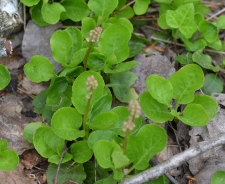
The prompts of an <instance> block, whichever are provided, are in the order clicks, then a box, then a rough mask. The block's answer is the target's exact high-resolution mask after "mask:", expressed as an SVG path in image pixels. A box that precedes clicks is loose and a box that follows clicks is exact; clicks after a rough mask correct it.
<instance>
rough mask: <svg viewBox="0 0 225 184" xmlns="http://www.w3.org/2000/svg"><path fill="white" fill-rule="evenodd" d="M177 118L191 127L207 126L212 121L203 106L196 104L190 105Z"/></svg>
mask: <svg viewBox="0 0 225 184" xmlns="http://www.w3.org/2000/svg"><path fill="white" fill-rule="evenodd" d="M177 118H178V119H179V120H181V121H182V122H183V123H185V124H187V125H190V126H205V125H206V124H207V123H208V122H209V119H210V118H209V116H208V114H207V113H206V111H205V110H204V108H203V107H202V105H199V104H194V103H191V104H188V105H187V106H186V107H185V109H184V111H183V112H182V114H181V115H179V116H177Z"/></svg>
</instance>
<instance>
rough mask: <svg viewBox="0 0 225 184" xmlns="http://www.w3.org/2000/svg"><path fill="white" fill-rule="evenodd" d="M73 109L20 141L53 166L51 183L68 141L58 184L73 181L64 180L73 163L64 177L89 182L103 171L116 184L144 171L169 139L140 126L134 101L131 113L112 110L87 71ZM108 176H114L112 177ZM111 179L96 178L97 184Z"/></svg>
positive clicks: (78, 82)
mask: <svg viewBox="0 0 225 184" xmlns="http://www.w3.org/2000/svg"><path fill="white" fill-rule="evenodd" d="M78 87H79V88H78ZM72 103H73V106H74V107H62V108H59V109H58V110H57V111H56V112H55V113H54V114H53V116H52V119H51V125H50V126H48V125H45V124H42V123H41V122H34V123H30V124H28V125H27V126H26V127H25V129H24V138H25V139H27V140H28V141H29V142H31V143H33V144H34V146H35V149H36V150H37V151H38V153H39V154H40V155H42V156H43V157H45V158H48V161H49V162H50V163H51V164H50V166H49V168H48V171H47V178H48V182H49V183H51V181H52V179H53V178H54V175H53V173H55V171H56V169H57V168H56V167H55V164H59V162H60V159H61V157H62V153H63V151H64V149H65V148H66V147H67V146H68V145H67V144H66V142H67V141H72V142H71V143H72V144H70V145H69V146H68V152H67V153H66V154H64V155H63V159H62V165H61V167H60V173H59V174H60V177H59V178H60V179H59V183H63V182H65V181H68V179H69V178H68V177H71V176H64V175H62V174H63V172H65V169H66V167H68V165H71V164H72V161H74V162H75V164H74V165H73V166H72V167H71V169H72V170H71V171H70V169H69V171H67V172H73V177H74V178H72V179H73V180H74V181H76V182H78V183H82V182H83V181H84V180H85V182H90V181H92V182H93V180H94V176H93V175H88V174H89V172H94V170H97V171H99V170H104V172H105V173H107V174H106V176H107V177H109V178H110V179H111V180H112V181H113V183H116V182H118V181H119V180H121V179H123V178H124V177H126V176H127V175H128V174H129V175H130V174H132V173H133V171H134V170H139V171H140V170H144V169H146V168H147V167H148V166H149V164H148V162H149V160H150V158H151V157H152V156H154V155H155V154H157V153H158V152H160V151H162V150H163V149H164V147H165V145H166V142H167V135H166V132H165V130H164V129H163V128H162V127H160V126H158V125H155V124H150V125H142V117H140V114H141V113H140V112H141V111H140V106H139V104H138V102H137V101H135V100H131V102H130V104H129V107H124V106H118V107H115V108H113V109H111V104H112V95H111V92H110V91H109V89H108V88H107V87H106V86H105V84H104V80H103V78H102V76H101V75H99V74H98V73H97V72H94V71H85V72H83V73H81V74H80V75H79V76H78V77H77V78H76V79H75V81H74V83H73V86H72ZM149 135H151V136H149ZM93 156H94V157H95V158H96V162H97V163H96V164H97V166H96V167H94V162H95V160H93V159H92V157H93ZM71 160H72V161H71ZM64 163H65V164H64ZM96 164H95V165H96ZM74 167H76V170H74ZM90 167H91V169H92V170H91V171H90ZM93 167H94V168H93ZM69 168H70V167H69ZM110 171H112V172H113V174H112V175H111V176H110ZM109 178H107V179H106V178H105V175H97V181H98V180H100V181H101V182H102V181H105V180H106V181H107V180H109ZM100 181H99V182H100ZM95 182H96V181H95Z"/></svg>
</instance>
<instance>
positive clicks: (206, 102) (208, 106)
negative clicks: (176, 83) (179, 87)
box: [192, 95, 218, 118]
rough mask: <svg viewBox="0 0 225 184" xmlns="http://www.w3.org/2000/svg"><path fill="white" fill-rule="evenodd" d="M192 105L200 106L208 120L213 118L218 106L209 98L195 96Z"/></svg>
mask: <svg viewBox="0 0 225 184" xmlns="http://www.w3.org/2000/svg"><path fill="white" fill-rule="evenodd" d="M192 103H194V104H199V105H201V106H202V107H203V108H204V109H205V111H206V113H207V114H208V116H209V117H210V118H214V117H215V116H216V114H217V110H218V104H217V102H216V100H215V99H214V98H212V97H211V96H207V95H196V96H195V98H194V100H193V102H192Z"/></svg>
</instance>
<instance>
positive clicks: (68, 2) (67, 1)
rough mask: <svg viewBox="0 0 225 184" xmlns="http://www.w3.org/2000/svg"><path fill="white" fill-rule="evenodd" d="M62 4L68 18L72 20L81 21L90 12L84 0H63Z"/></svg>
mask: <svg viewBox="0 0 225 184" xmlns="http://www.w3.org/2000/svg"><path fill="white" fill-rule="evenodd" d="M62 6H63V7H64V8H65V10H66V14H67V16H68V18H69V19H71V20H73V21H74V22H78V21H81V20H82V19H83V18H85V17H87V16H88V15H89V13H90V11H89V9H88V6H87V4H86V3H85V1H84V0H76V1H74V0H63V2H62Z"/></svg>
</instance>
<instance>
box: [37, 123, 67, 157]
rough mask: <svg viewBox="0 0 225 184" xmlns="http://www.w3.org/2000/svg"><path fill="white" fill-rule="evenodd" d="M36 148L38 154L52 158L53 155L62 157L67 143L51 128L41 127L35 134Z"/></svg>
mask: <svg viewBox="0 0 225 184" xmlns="http://www.w3.org/2000/svg"><path fill="white" fill-rule="evenodd" d="M33 142H34V146H35V149H36V150H37V151H38V153H39V154H40V155H41V156H43V157H45V158H50V157H51V156H53V155H61V154H62V151H63V149H64V145H65V141H64V140H63V139H61V138H60V137H58V136H57V135H56V134H55V133H54V132H53V131H52V129H51V128H50V127H47V126H46V127H40V128H38V129H37V130H36V132H35V133H34V139H33Z"/></svg>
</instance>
